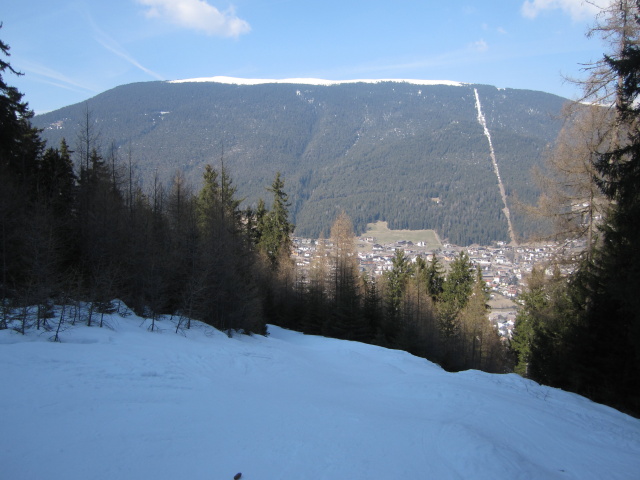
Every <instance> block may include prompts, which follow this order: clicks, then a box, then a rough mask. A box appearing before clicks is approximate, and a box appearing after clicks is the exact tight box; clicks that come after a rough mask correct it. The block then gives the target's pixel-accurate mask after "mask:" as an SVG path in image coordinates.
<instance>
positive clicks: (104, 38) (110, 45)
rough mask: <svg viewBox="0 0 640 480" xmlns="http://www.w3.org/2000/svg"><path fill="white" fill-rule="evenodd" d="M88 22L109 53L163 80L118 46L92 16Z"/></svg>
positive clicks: (99, 41)
mask: <svg viewBox="0 0 640 480" xmlns="http://www.w3.org/2000/svg"><path fill="white" fill-rule="evenodd" d="M89 22H90V24H91V27H92V28H93V31H94V33H95V39H96V41H97V42H98V43H99V44H100V45H102V46H103V47H104V48H106V49H107V50H109V51H110V52H111V53H113V54H115V55H117V56H118V57H120V58H122V59H124V60H125V61H126V62H128V63H130V64H131V65H133V66H134V67H136V68H138V69H140V70H142V71H143V72H144V73H146V74H147V75H149V76H151V77H153V78H155V79H157V80H164V77H162V75H160V74H158V73H156V72H154V71H153V70H149V69H148V68H146V67H145V66H144V65H142V64H141V63H140V62H138V61H137V60H136V59H135V58H133V57H132V56H131V55H129V54H128V53H127V52H126V51H125V49H124V48H122V46H120V44H119V43H118V42H116V41H115V40H114V39H113V38H111V37H110V36H109V35H107V34H106V33H105V32H103V31H102V30H101V29H100V28H99V27H98V26H97V25H96V23H95V22H94V21H93V19H92V18H89Z"/></svg>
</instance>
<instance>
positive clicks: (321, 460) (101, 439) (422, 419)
mask: <svg viewBox="0 0 640 480" xmlns="http://www.w3.org/2000/svg"><path fill="white" fill-rule="evenodd" d="M105 321H106V322H107V323H108V325H109V326H110V328H106V327H105V328H98V327H86V326H76V327H73V328H70V329H68V330H66V331H64V332H63V333H62V335H61V339H62V343H53V342H50V341H49V340H48V338H49V337H51V334H50V333H47V334H42V333H40V334H38V332H35V331H32V332H29V334H28V335H26V336H22V335H20V334H17V333H15V332H12V331H9V330H4V331H0V385H2V390H1V392H2V393H1V395H0V415H1V417H0V418H1V420H0V478H3V479H7V480H23V479H24V480H27V479H29V480H30V479H33V480H56V479H60V480H63V479H64V480H73V479H83V480H86V479H105V480H106V479H136V480H138V479H155V480H162V479H167V480H168V479H171V480H176V479H189V480H198V479H203V480H204V479H207V480H231V479H233V476H234V475H235V474H236V473H238V472H242V479H243V480H278V479H283V480H284V479H300V480H302V479H304V480H313V479H349V480H360V479H362V480H365V479H366V480H372V479H373V480H375V479H381V480H382V479H384V480H389V479H421V480H428V479H438V480H447V479H488V480H489V479H490V480H496V479H505V480H506V479H509V480H513V479H576V480H578V479H579V480H586V479H634V480H637V479H638V478H640V420H637V419H634V418H632V417H629V416H627V415H624V414H622V413H620V412H618V411H616V410H613V409H611V408H608V407H604V406H602V405H598V404H595V403H592V402H590V401H589V400H586V399H584V398H583V397H580V396H578V395H573V394H569V393H566V392H563V391H560V390H557V389H552V388H547V387H543V386H540V385H538V384H536V383H534V382H531V381H528V380H524V379H522V378H521V377H519V376H517V375H490V374H485V373H482V372H478V371H467V372H461V373H447V372H445V371H443V370H442V369H440V367H438V366H437V365H434V364H432V363H430V362H428V361H426V360H424V359H420V358H416V357H413V356H411V355H409V354H407V353H404V352H399V351H394V350H387V349H383V348H379V347H374V346H370V345H364V344H359V343H354V342H346V341H340V340H332V339H326V338H322V337H314V336H307V335H302V334H300V333H296V332H291V331H287V330H283V329H281V328H278V327H274V326H270V327H269V333H270V335H269V336H268V337H259V336H258V337H248V336H243V335H238V336H234V337H233V338H228V337H227V336H226V335H224V334H223V333H220V332H218V331H216V330H214V329H212V328H210V327H207V326H204V325H202V324H195V326H194V328H192V329H191V330H189V331H185V332H183V334H176V333H175V325H174V323H173V322H172V321H171V320H169V319H164V320H162V321H161V322H159V327H160V329H161V330H160V331H157V332H149V331H148V330H147V328H148V327H149V325H150V322H149V321H148V320H143V319H140V318H138V317H135V316H133V315H130V316H127V317H121V316H119V315H111V316H108V317H106V318H105Z"/></svg>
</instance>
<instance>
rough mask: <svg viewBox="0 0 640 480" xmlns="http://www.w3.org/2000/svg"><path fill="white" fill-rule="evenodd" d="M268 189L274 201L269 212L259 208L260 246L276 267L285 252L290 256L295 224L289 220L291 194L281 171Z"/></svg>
mask: <svg viewBox="0 0 640 480" xmlns="http://www.w3.org/2000/svg"><path fill="white" fill-rule="evenodd" d="M267 190H268V191H269V192H271V193H272V194H273V201H272V204H271V209H270V210H269V211H268V212H266V213H265V212H261V211H260V209H259V213H260V216H259V222H260V223H259V225H258V228H259V230H260V233H259V235H258V237H259V240H258V246H259V247H260V249H261V250H262V252H263V253H264V254H265V255H266V256H267V258H268V259H269V261H270V263H271V265H272V266H273V267H274V268H276V267H277V264H278V260H279V259H280V258H281V256H282V254H283V252H285V255H286V256H287V257H288V256H289V253H290V251H291V234H292V233H293V230H294V225H293V223H291V222H290V221H289V211H288V207H289V206H290V203H289V196H288V195H287V194H286V193H285V191H284V180H283V179H282V178H281V176H280V172H278V173H277V174H276V178H275V179H274V181H273V183H272V184H271V187H270V188H268V189H267Z"/></svg>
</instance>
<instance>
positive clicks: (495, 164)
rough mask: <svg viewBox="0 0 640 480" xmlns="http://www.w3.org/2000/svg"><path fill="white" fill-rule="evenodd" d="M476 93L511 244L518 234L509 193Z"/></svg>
mask: <svg viewBox="0 0 640 480" xmlns="http://www.w3.org/2000/svg"><path fill="white" fill-rule="evenodd" d="M473 91H474V93H475V95H476V109H477V110H478V122H479V123H480V125H481V126H482V128H483V130H484V136H485V137H487V140H488V141H489V153H490V155H491V162H492V163H493V171H494V172H495V174H496V177H497V178H498V188H500V196H501V197H502V203H503V205H504V208H503V209H502V211H503V213H504V216H505V217H506V218H507V224H508V227H509V238H510V240H511V244H512V245H515V244H516V236H515V232H514V230H513V224H512V223H511V211H510V210H509V205H508V204H507V193H506V191H505V189H504V184H503V183H502V177H500V169H499V168H498V161H497V160H496V152H495V150H494V149H493V143H492V142H491V134H490V133H489V129H488V128H487V120H486V119H485V118H484V114H483V113H482V105H481V103H480V95H478V89H477V88H474V89H473Z"/></svg>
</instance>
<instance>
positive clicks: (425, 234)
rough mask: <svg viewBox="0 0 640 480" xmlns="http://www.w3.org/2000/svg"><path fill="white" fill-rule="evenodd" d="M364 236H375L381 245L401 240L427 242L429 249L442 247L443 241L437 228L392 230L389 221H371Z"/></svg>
mask: <svg viewBox="0 0 640 480" xmlns="http://www.w3.org/2000/svg"><path fill="white" fill-rule="evenodd" d="M362 236H363V237H373V238H374V239H375V242H376V243H379V244H381V245H384V244H389V243H395V242H398V241H400V240H406V241H411V242H413V243H418V242H425V243H426V248H427V249H428V250H435V249H437V248H442V243H441V242H440V238H439V237H438V234H437V233H436V232H435V230H390V229H389V227H388V225H387V222H376V223H369V224H368V225H367V231H366V233H365V234H364V235H362Z"/></svg>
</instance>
